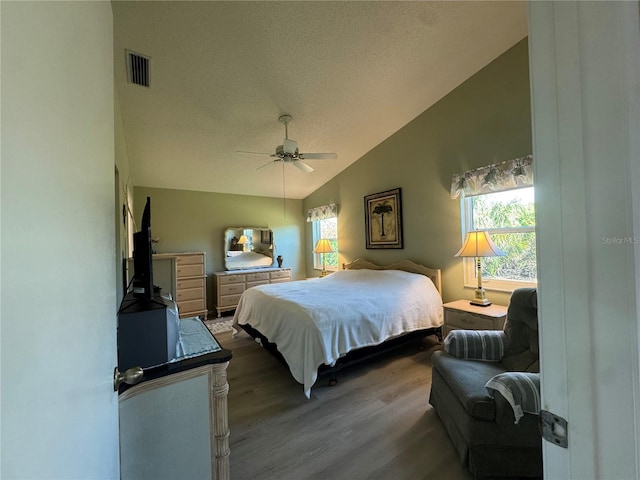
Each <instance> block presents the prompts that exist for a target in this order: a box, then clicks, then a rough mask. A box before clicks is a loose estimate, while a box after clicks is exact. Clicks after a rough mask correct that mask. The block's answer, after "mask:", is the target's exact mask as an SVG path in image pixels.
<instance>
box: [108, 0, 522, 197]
mask: <svg viewBox="0 0 640 480" xmlns="http://www.w3.org/2000/svg"><path fill="white" fill-rule="evenodd" d="M112 5H113V12H114V48H115V50H114V52H115V57H114V58H115V73H116V88H117V94H118V97H119V101H120V104H121V111H122V121H123V124H124V130H125V142H126V149H127V153H128V156H129V161H130V163H131V166H132V176H133V183H134V185H137V186H148V187H160V188H173V189H184V190H198V191H209V192H222V193H236V194H247V195H259V196H271V197H282V196H283V174H284V181H285V186H286V188H285V190H284V193H285V195H286V197H287V198H304V197H306V196H307V195H309V194H310V193H312V192H313V191H314V190H316V189H317V188H318V187H320V186H321V185H322V184H324V183H325V182H327V181H328V180H330V179H331V178H333V177H334V176H335V175H337V174H338V173H339V172H341V171H342V170H344V169H345V168H346V167H348V166H349V165H350V164H351V163H353V162H355V161H356V160H358V159H359V158H360V157H361V156H362V155H364V154H365V153H366V152H368V151H369V150H371V149H372V148H374V147H375V146H376V145H378V144H379V143H380V142H382V141H383V140H385V139H386V138H387V137H389V136H390V135H392V134H393V133H394V132H396V131H397V130H399V129H400V128H402V127H403V126H404V125H406V124H407V123H408V122H410V121H411V120H412V119H414V118H415V117H416V116H418V115H419V114H420V113H422V112H423V111H424V110H426V109H427V108H429V107H430V106H431V105H433V104H434V103H435V102H437V101H438V100H439V99H440V98H442V97H443V96H444V95H446V94H447V93H448V92H450V91H451V90H453V89H454V88H455V87H457V86H458V85H460V84H461V83H462V82H463V81H464V80H465V79H467V78H469V77H470V76H471V75H473V74H474V73H476V72H477V71H478V70H480V69H481V68H482V67H484V66H485V65H486V64H488V63H489V62H491V61H492V60H493V59H495V58H496V57H498V56H499V55H500V54H502V53H503V52H504V51H506V50H507V49H508V48H510V47H511V46H513V45H514V44H515V43H517V42H518V41H519V40H521V39H522V38H524V37H525V36H526V34H527V16H526V5H525V2H478V1H473V2H461V1H458V2H453V1H452V2H424V1H412V2H399V1H394V2H377V1H374V2H366V1H337V2H315V1H299V2H296V1H286V2H271V1H259V2H243V1H230V2H218V1H213V2H202V1H201V2H191V1H179V2H146V1H139V2H123V1H114V2H112ZM125 50H132V51H134V52H136V53H140V54H143V55H146V56H148V57H150V58H151V87H150V88H148V89H147V88H144V87H140V86H137V85H133V84H130V83H128V82H127V73H126V62H125V57H126V55H125ZM284 113H287V114H290V115H292V116H293V121H292V123H291V124H290V126H289V138H292V139H294V140H296V141H297V142H298V145H299V148H300V151H302V152H335V153H337V155H338V158H337V159H336V160H308V161H307V162H306V163H308V164H309V165H311V166H312V167H313V168H314V169H315V171H314V172H312V173H304V172H302V171H300V170H298V169H297V168H295V167H293V166H292V165H284V168H283V165H282V164H281V163H278V164H270V165H267V166H265V167H264V168H261V169H260V170H257V168H258V167H260V166H262V165H264V164H265V163H266V162H268V161H269V160H270V158H269V157H268V156H266V155H265V156H264V157H263V156H259V155H250V154H244V153H237V151H238V150H248V151H253V152H265V153H269V154H271V153H273V152H274V151H275V148H276V146H277V145H280V144H282V140H283V139H284V126H283V125H282V124H281V123H280V122H279V121H278V117H279V116H280V115H282V114H284Z"/></svg>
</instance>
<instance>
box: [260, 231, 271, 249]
mask: <svg viewBox="0 0 640 480" xmlns="http://www.w3.org/2000/svg"><path fill="white" fill-rule="evenodd" d="M260 243H264V244H266V245H271V244H272V243H273V232H272V231H271V230H260Z"/></svg>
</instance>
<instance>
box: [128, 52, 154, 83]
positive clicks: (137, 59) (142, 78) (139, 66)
mask: <svg viewBox="0 0 640 480" xmlns="http://www.w3.org/2000/svg"><path fill="white" fill-rule="evenodd" d="M150 60H151V59H150V58H149V57H145V56H144V55H140V54H139V53H134V52H130V51H128V50H127V71H128V73H129V83H134V84H136V85H141V86H143V87H149V85H150V81H149V63H150Z"/></svg>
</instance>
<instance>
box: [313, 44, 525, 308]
mask: <svg viewBox="0 0 640 480" xmlns="http://www.w3.org/2000/svg"><path fill="white" fill-rule="evenodd" d="M530 153H532V141H531V106H530V97H529V59H528V41H527V39H524V40H522V41H521V42H519V43H517V44H516V45H515V46H514V47H512V48H511V49H509V50H508V51H507V52H505V53H504V54H503V55H501V56H500V57H498V58H497V59H496V60H494V61H493V62H492V63H490V64H489V65H487V66H486V67H485V68H483V69H482V70H480V71H479V72H478V73H477V74H475V75H474V76H472V77H471V78H469V79H468V80H466V81H465V82H464V83H463V84H461V85H460V86H458V87H457V88H455V89H454V90H452V91H451V93H449V94H448V95H447V96H445V97H444V98H443V99H442V100H440V101H439V102H437V103H436V104H435V105H433V106H432V107H431V108H429V109H428V110H426V111H425V112H424V113H422V114H421V115H419V116H418V117H417V118H415V119H414V120H413V121H412V122H410V123H409V124H407V125H406V126H404V127H403V128H402V129H400V130H399V131H398V132H396V133H395V134H394V135H392V136H391V137H389V138H388V139H386V140H385V141H384V142H382V143H381V144H379V145H378V146H376V147H375V148H373V149H372V150H371V151H369V152H368V153H367V154H365V155H364V156H363V157H361V158H360V159H359V160H358V161H356V162H355V163H354V164H352V165H351V166H349V167H348V168H347V169H346V170H344V171H343V172H342V173H340V174H339V175H337V176H336V177H334V178H333V179H332V180H330V181H329V182H327V183H326V184H325V185H323V186H322V187H321V188H319V189H318V190H316V191H315V192H314V193H313V194H311V195H310V196H308V197H307V198H306V199H305V200H304V210H305V211H306V210H307V209H309V208H312V207H317V206H319V205H325V204H329V203H337V204H338V205H339V213H338V236H339V254H340V257H339V258H340V262H341V263H342V262H348V261H351V260H354V259H356V258H366V259H368V260H371V261H373V262H376V263H380V264H389V263H393V262H395V261H398V260H401V259H404V258H408V259H410V260H413V261H415V262H419V263H422V264H424V265H427V266H430V267H436V268H441V269H442V280H443V299H444V300H445V301H451V300H455V299H458V298H469V299H471V298H473V289H471V288H464V286H463V269H462V260H461V259H459V258H454V254H455V253H456V252H457V250H458V249H459V248H460V245H461V242H462V236H461V223H460V200H459V199H455V200H454V199H451V198H450V188H451V176H452V174H454V173H457V172H462V171H465V170H468V169H471V168H476V167H480V166H484V165H489V164H492V163H498V162H501V161H504V160H508V159H511V158H515V157H521V156H524V155H527V154H530ZM338 154H339V152H338ZM397 187H400V188H401V189H402V213H403V232H404V248H403V249H394V250H367V249H366V248H365V223H364V196H365V195H369V194H372V193H377V192H382V191H385V190H390V189H393V188H397ZM305 248H306V251H307V255H306V257H305V261H306V269H307V272H308V273H309V274H311V272H314V270H313V262H312V254H311V252H312V250H313V245H312V235H311V226H310V225H309V226H307V227H306V243H305ZM318 273H319V272H315V274H318ZM509 295H510V293H504V292H492V291H489V292H488V293H487V296H488V297H489V299H490V300H492V301H494V302H495V303H501V304H504V305H506V304H507V303H508V300H509Z"/></svg>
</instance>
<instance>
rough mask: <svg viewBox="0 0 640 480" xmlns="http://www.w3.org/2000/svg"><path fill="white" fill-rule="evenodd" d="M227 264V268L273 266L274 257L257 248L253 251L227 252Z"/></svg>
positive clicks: (240, 268)
mask: <svg viewBox="0 0 640 480" xmlns="http://www.w3.org/2000/svg"><path fill="white" fill-rule="evenodd" d="M225 266H226V269H227V270H244V269H247V268H262V267H271V266H273V257H271V256H269V255H268V254H267V253H264V252H259V251H255V250H254V251H253V252H227V258H226V261H225Z"/></svg>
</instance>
